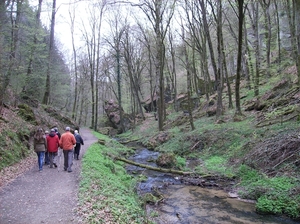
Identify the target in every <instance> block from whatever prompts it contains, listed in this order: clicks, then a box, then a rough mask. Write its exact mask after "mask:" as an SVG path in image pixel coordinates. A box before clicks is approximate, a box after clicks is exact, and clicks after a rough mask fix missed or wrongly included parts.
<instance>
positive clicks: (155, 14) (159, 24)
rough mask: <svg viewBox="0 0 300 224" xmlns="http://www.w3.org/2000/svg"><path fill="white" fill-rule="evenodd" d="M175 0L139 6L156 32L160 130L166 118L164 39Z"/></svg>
mask: <svg viewBox="0 0 300 224" xmlns="http://www.w3.org/2000/svg"><path fill="white" fill-rule="evenodd" d="M175 2H176V0H172V1H171V2H170V1H163V0H153V1H150V0H144V3H143V4H140V5H139V8H140V9H141V10H142V11H143V12H144V14H145V15H146V17H147V18H148V20H149V22H150V23H151V25H152V28H153V30H154V32H155V50H156V53H155V73H156V83H157V84H156V86H157V90H156V95H157V96H158V103H157V109H158V129H159V130H160V131H161V130H162V129H163V122H164V120H165V119H166V113H165V103H164V64H165V63H164V60H165V46H164V39H165V36H166V34H167V31H168V28H169V25H170V21H171V19H172V17H173V14H174V7H175ZM168 10H169V11H168Z"/></svg>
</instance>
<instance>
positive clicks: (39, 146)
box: [33, 128, 47, 172]
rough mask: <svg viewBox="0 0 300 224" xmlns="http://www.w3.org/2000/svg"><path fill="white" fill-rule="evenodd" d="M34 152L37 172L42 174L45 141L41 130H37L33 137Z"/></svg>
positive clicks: (45, 148) (45, 149)
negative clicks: (36, 160)
mask: <svg viewBox="0 0 300 224" xmlns="http://www.w3.org/2000/svg"><path fill="white" fill-rule="evenodd" d="M33 147H34V151H35V152H36V154H37V156H38V165H39V171H40V172H42V170H43V164H44V156H45V152H47V140H46V136H45V135H44V131H43V129H42V128H38V129H37V131H36V132H35V134H34V136H33Z"/></svg>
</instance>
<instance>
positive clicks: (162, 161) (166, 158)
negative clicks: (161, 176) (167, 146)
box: [156, 153, 176, 168]
mask: <svg viewBox="0 0 300 224" xmlns="http://www.w3.org/2000/svg"><path fill="white" fill-rule="evenodd" d="M156 164H157V165H158V166H161V167H165V168H172V167H173V166H174V165H175V164H176V158H175V154H174V153H163V154H160V155H159V157H158V158H157V160H156Z"/></svg>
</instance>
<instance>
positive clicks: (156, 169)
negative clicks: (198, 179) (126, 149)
mask: <svg viewBox="0 0 300 224" xmlns="http://www.w3.org/2000/svg"><path fill="white" fill-rule="evenodd" d="M115 159H116V160H120V161H122V162H125V163H129V164H131V165H135V166H139V167H142V168H146V169H148V170H155V171H158V172H163V173H174V174H180V175H189V174H192V173H193V172H184V171H181V170H172V169H165V168H160V167H153V166H148V165H145V164H142V163H136V162H133V161H131V160H128V159H124V158H120V157H115Z"/></svg>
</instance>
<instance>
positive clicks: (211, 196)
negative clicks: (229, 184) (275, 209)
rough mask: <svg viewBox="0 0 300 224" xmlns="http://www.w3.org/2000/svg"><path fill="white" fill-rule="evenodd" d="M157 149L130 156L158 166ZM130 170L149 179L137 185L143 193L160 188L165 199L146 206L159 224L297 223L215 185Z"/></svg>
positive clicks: (153, 172) (149, 213) (139, 161)
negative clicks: (267, 212)
mask: <svg viewBox="0 0 300 224" xmlns="http://www.w3.org/2000/svg"><path fill="white" fill-rule="evenodd" d="M158 155H159V153H158V152H153V151H149V150H148V149H146V148H138V149H137V150H136V154H135V155H134V156H131V157H130V158H129V159H130V160H132V161H135V162H137V163H142V164H147V165H151V166H154V167H155V166H156V164H155V162H154V161H155V159H156V158H157V157H158ZM127 171H128V172H129V173H131V174H133V175H140V174H143V175H144V176H146V177H147V180H145V181H142V182H141V183H139V185H138V187H137V188H138V189H137V190H138V192H139V193H140V194H145V193H150V192H152V191H153V189H158V190H159V192H160V193H162V195H163V197H164V199H163V201H162V202H160V203H157V204H156V205H147V208H146V210H147V214H148V216H149V217H150V219H151V220H152V221H154V222H155V223H157V224H169V223H170V224H171V223H172V224H177V223H178V224H179V223H180V224H196V223H197V224H198V223H199V224H200V223H205V224H215V223H220V224H223V223H224V224H227V223H228V224H229V223H230V224H232V223H236V224H242V223H243V224H244V223H245V224H248V223H249V224H250V223H274V224H275V223H281V224H295V223H298V222H295V221H293V220H290V219H287V218H283V217H277V216H271V215H260V214H257V213H256V212H255V204H254V203H253V202H252V203H251V202H246V201H242V200H239V199H238V198H233V197H231V196H230V195H229V194H228V192H225V191H223V190H217V189H214V188H203V187H199V186H191V185H185V184H183V183H182V182H181V181H180V180H179V179H180V178H179V177H178V176H176V175H170V174H166V173H160V172H157V171H153V170H146V169H144V168H141V167H137V166H133V165H128V166H127Z"/></svg>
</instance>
